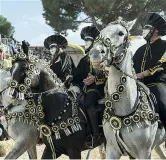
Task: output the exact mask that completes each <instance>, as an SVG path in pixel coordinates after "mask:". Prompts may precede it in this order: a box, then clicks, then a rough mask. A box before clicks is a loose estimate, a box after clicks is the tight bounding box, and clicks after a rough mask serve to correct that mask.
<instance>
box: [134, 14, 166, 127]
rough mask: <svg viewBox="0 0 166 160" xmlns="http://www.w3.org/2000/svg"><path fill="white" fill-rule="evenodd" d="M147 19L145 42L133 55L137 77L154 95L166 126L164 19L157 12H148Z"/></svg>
mask: <svg viewBox="0 0 166 160" xmlns="http://www.w3.org/2000/svg"><path fill="white" fill-rule="evenodd" d="M148 17H149V18H148V21H147V23H146V25H145V26H144V28H143V37H144V39H145V40H146V42H147V43H146V44H145V45H143V46H141V47H140V48H139V49H138V50H137V51H136V53H135V55H134V68H135V70H136V73H137V78H138V79H141V80H142V81H143V83H144V84H146V85H147V86H148V87H149V89H150V91H151V92H152V93H153V94H154V95H155V97H156V99H157V103H158V105H157V106H158V107H159V114H160V119H161V121H162V122H163V123H164V126H165V127H166V98H165V96H166V41H164V40H162V39H161V38H160V36H164V35H166V21H165V20H164V18H163V17H162V16H160V15H159V14H157V13H154V12H151V13H148Z"/></svg>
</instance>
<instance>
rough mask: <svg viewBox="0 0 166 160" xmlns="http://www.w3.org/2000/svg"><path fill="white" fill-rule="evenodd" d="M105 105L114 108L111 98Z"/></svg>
mask: <svg viewBox="0 0 166 160" xmlns="http://www.w3.org/2000/svg"><path fill="white" fill-rule="evenodd" d="M105 106H106V107H108V108H112V102H111V101H110V100H106V101H105Z"/></svg>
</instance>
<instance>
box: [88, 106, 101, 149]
mask: <svg viewBox="0 0 166 160" xmlns="http://www.w3.org/2000/svg"><path fill="white" fill-rule="evenodd" d="M87 113H88V116H89V120H90V123H91V127H92V134H93V135H92V142H91V147H92V148H93V147H94V146H95V144H96V143H97V141H98V140H99V139H100V132H99V126H98V112H96V110H95V108H94V107H90V108H89V109H88V110H87Z"/></svg>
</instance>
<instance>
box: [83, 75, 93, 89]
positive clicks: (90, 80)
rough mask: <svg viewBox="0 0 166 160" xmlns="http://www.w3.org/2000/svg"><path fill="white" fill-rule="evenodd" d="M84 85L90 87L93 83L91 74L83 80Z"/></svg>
mask: <svg viewBox="0 0 166 160" xmlns="http://www.w3.org/2000/svg"><path fill="white" fill-rule="evenodd" d="M83 82H84V84H85V85H87V86H88V85H91V84H92V83H94V82H95V76H93V75H92V74H91V73H89V74H88V77H87V78H86V79H84V80H83Z"/></svg>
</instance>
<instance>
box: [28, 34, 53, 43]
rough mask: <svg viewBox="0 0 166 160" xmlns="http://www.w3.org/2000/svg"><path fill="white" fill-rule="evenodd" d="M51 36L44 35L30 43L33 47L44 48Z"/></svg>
mask: <svg viewBox="0 0 166 160" xmlns="http://www.w3.org/2000/svg"><path fill="white" fill-rule="evenodd" d="M49 35H51V34H47V33H43V34H40V35H39V36H37V37H35V38H33V39H32V40H31V41H30V45H31V46H43V43H44V40H45V39H46V38H47V37H48V36H49Z"/></svg>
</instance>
